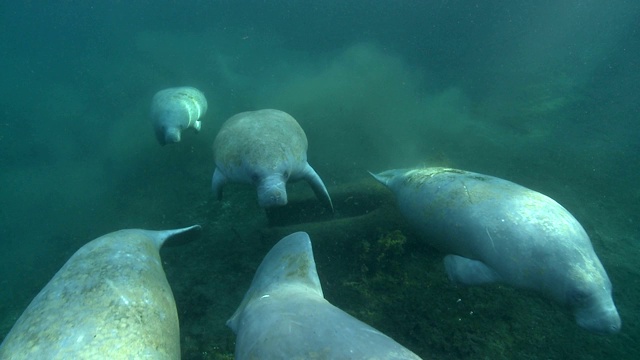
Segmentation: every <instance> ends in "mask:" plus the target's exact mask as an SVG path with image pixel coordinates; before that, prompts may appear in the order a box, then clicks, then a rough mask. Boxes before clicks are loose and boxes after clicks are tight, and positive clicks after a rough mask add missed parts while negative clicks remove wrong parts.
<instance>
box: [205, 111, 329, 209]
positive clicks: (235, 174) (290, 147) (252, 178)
mask: <svg viewBox="0 0 640 360" xmlns="http://www.w3.org/2000/svg"><path fill="white" fill-rule="evenodd" d="M307 147H308V145H307V136H306V135H305V133H304V131H303V130H302V128H301V127H300V125H299V124H298V122H297V121H296V120H295V119H294V118H293V117H292V116H291V115H289V114H287V113H285V112H283V111H280V110H273V109H264V110H257V111H247V112H243V113H240V114H236V115H234V116H232V117H231V118H229V119H228V120H227V121H226V122H225V123H224V124H223V125H222V128H221V129H220V132H219V133H218V135H217V136H216V138H215V141H214V144H213V151H214V155H215V163H216V169H215V171H214V172H213V179H212V180H211V186H212V188H213V192H214V193H215V194H216V195H217V197H218V199H219V200H220V199H222V187H223V186H224V185H225V184H226V183H227V182H237V183H245V184H253V185H254V186H256V188H257V191H258V203H259V204H260V206H261V207H265V208H266V207H272V206H281V205H286V204H287V189H286V185H287V181H292V182H293V181H297V180H302V179H303V180H306V181H307V182H308V183H309V185H311V188H312V189H313V191H314V192H315V194H316V196H317V197H318V198H319V199H320V200H321V201H324V202H325V204H326V205H327V206H328V207H330V208H331V210H332V211H333V204H332V203H331V197H329V193H328V192H327V188H326V187H325V186H324V183H323V182H322V179H320V176H318V174H317V173H316V172H315V170H313V168H312V167H311V165H309V163H307Z"/></svg>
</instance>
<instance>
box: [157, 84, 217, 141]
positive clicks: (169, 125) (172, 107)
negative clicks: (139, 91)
mask: <svg viewBox="0 0 640 360" xmlns="http://www.w3.org/2000/svg"><path fill="white" fill-rule="evenodd" d="M206 112H207V99H206V98H205V97H204V94H203V93H202V92H201V91H200V90H198V89H196V88H193V87H189V86H183V87H175V88H169V89H164V90H160V91H158V92H157V93H156V94H155V95H154V96H153V99H152V100H151V123H152V125H153V129H154V130H155V133H156V138H158V142H159V143H160V145H166V144H171V143H177V142H179V141H180V136H181V134H182V130H184V129H187V128H193V129H195V130H196V131H200V127H201V126H202V123H201V121H200V118H201V117H202V116H203V115H204V114H205V113H206Z"/></svg>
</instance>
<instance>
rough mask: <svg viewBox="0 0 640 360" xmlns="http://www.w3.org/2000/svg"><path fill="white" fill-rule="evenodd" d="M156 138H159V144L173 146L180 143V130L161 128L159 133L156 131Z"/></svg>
mask: <svg viewBox="0 0 640 360" xmlns="http://www.w3.org/2000/svg"><path fill="white" fill-rule="evenodd" d="M156 137H157V138H158V142H159V143H160V145H163V146H164V145H166V144H173V143H177V142H180V129H179V128H177V127H171V128H165V127H162V128H160V130H159V131H156Z"/></svg>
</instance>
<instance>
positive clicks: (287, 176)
mask: <svg viewBox="0 0 640 360" xmlns="http://www.w3.org/2000/svg"><path fill="white" fill-rule="evenodd" d="M282 177H283V178H285V179H289V172H288V171H285V172H284V173H282Z"/></svg>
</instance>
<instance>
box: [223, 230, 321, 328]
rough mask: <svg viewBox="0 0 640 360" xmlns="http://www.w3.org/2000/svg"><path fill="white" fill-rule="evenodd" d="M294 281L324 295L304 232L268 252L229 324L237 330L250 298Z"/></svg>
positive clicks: (290, 237) (309, 241) (306, 235)
mask: <svg viewBox="0 0 640 360" xmlns="http://www.w3.org/2000/svg"><path fill="white" fill-rule="evenodd" d="M291 284H296V285H297V286H302V287H306V288H307V289H308V290H309V291H310V292H316V293H317V294H318V296H320V297H324V295H323V293H322V286H320V279H318V272H317V271H316V263H315V261H314V259H313V250H312V249H311V239H309V235H308V234H307V233H305V232H297V233H293V234H291V235H289V236H286V237H284V238H282V240H280V241H279V242H278V243H277V244H276V245H275V246H274V247H273V248H272V249H271V250H270V251H269V253H267V255H266V256H265V257H264V260H262V263H261V264H260V266H259V267H258V270H257V271H256V274H255V275H254V277H253V281H252V282H251V286H250V287H249V290H248V291H247V293H246V294H245V296H244V298H243V299H242V303H240V306H239V307H238V309H237V310H236V312H235V313H234V314H233V316H231V318H230V319H229V320H228V321H227V326H229V327H230V328H231V329H232V330H233V331H234V332H236V333H237V329H238V325H239V322H240V315H241V314H242V313H243V311H244V309H245V307H246V306H247V305H248V304H249V303H250V302H251V301H253V300H256V299H260V298H261V297H262V296H268V295H269V293H270V292H273V291H274V290H275V289H277V288H278V287H279V286H282V285H291Z"/></svg>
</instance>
